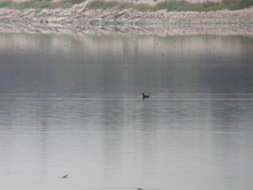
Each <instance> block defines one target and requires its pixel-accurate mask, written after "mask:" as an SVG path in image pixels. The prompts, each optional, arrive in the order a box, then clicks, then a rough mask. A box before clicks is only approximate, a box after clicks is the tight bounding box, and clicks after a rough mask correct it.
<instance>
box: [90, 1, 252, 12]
mask: <svg viewBox="0 0 253 190" xmlns="http://www.w3.org/2000/svg"><path fill="white" fill-rule="evenodd" d="M250 6H253V0H223V2H222V3H211V2H209V3H188V2H184V1H176V0H174V1H163V2H160V3H157V4H156V5H154V6H149V5H145V4H131V3H124V2H119V1H110V2H108V1H107V2H106V1H103V0H96V1H93V2H90V3H89V7H90V8H96V9H108V8H119V9H124V8H133V9H137V10H145V11H148V10H150V11H156V10H161V9H166V10H168V11H210V10H221V9H231V10H234V9H243V8H247V7H250Z"/></svg>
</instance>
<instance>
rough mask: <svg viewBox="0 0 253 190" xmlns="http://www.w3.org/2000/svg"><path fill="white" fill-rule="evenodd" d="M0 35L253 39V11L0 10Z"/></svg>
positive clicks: (82, 5) (82, 8) (81, 8)
mask: <svg viewBox="0 0 253 190" xmlns="http://www.w3.org/2000/svg"><path fill="white" fill-rule="evenodd" d="M0 32H1V33H4V32H9V33H15V32H17V33H20V32H25V33H71V32H77V33H101V34H103V33H105V34H106V33H112V32H117V33H123V34H125V33H136V34H142V35H161V36H165V35H202V34H205V35H245V36H253V8H248V9H242V10H235V11H230V10H219V11H209V12H193V11H192V12H167V11H166V10H160V11H156V12H141V11H137V10H133V9H123V10H119V9H110V10H101V9H95V10H93V9H88V8H87V7H86V4H85V3H82V4H78V5H75V6H73V7H72V8H68V9H59V8H58V9H41V10H37V9H27V10H15V9H6V8H2V9H0Z"/></svg>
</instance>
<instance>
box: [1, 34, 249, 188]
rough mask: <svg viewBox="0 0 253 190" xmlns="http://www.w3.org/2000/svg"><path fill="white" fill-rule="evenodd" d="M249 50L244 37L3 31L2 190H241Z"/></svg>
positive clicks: (245, 172) (245, 171) (245, 168)
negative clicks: (40, 33) (5, 32)
mask: <svg viewBox="0 0 253 190" xmlns="http://www.w3.org/2000/svg"><path fill="white" fill-rule="evenodd" d="M252 52H253V39H252V38H246V37H214V36H209V37H208V36H195V37H166V38H159V37H145V36H134V35H133V36H119V35H110V36H98V35H97V36H95V35H94V36H85V35H83V36H54V35H31V34H29V35H28V34H27V35H25V34H12V35H10V34H1V35H0V179H1V181H0V189H3V190H21V189H22V190H93V189H96V190H135V189H136V188H137V187H142V188H143V189H144V190H251V189H252V186H253V181H252V177H253V165H252V160H253V126H252V123H253V65H252V64H253V54H252ZM142 92H146V93H148V94H151V98H150V99H148V100H144V101H143V100H142V98H141V93H142ZM65 174H69V177H68V178H67V179H62V178H61V177H62V176H63V175H65Z"/></svg>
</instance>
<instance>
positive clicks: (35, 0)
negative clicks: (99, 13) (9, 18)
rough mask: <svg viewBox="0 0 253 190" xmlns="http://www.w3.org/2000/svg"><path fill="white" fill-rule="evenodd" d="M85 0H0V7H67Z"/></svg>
mask: <svg viewBox="0 0 253 190" xmlns="http://www.w3.org/2000/svg"><path fill="white" fill-rule="evenodd" d="M83 1H85V0H63V1H60V2H58V3H53V2H52V1H51V0H31V1H25V2H21V3H14V2H11V1H8V0H3V1H1V0H0V7H9V8H15V9H29V8H35V9H41V8H57V7H61V8H67V7H71V6H72V5H73V4H76V3H81V2H83Z"/></svg>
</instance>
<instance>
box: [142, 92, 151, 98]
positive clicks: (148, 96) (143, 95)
mask: <svg viewBox="0 0 253 190" xmlns="http://www.w3.org/2000/svg"><path fill="white" fill-rule="evenodd" d="M148 98H150V95H147V94H145V93H144V92H143V93H142V99H143V100H145V99H148Z"/></svg>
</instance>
